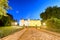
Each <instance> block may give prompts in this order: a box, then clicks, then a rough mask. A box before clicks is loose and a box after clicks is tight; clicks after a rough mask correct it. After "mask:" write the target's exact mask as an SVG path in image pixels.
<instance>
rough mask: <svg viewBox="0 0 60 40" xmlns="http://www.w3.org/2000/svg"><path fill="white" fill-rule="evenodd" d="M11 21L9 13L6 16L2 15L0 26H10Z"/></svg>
mask: <svg viewBox="0 0 60 40" xmlns="http://www.w3.org/2000/svg"><path fill="white" fill-rule="evenodd" d="M12 21H13V16H12V15H11V14H7V16H2V18H1V19H0V26H10V25H11V22H12Z"/></svg>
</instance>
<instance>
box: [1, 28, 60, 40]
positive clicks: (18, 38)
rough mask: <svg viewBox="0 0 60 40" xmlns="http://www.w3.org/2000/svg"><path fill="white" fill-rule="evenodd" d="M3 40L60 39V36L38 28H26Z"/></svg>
mask: <svg viewBox="0 0 60 40" xmlns="http://www.w3.org/2000/svg"><path fill="white" fill-rule="evenodd" d="M14 35H15V36H14ZM2 40H60V36H58V35H55V34H52V33H49V32H46V31H43V30H38V29H36V28H26V29H23V30H22V31H20V32H16V33H15V34H13V35H10V36H8V37H5V38H3V39H2Z"/></svg>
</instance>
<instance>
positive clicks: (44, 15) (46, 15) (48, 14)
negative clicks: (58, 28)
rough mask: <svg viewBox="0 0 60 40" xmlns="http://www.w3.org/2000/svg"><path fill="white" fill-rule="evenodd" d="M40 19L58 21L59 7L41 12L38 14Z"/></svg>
mask: <svg viewBox="0 0 60 40" xmlns="http://www.w3.org/2000/svg"><path fill="white" fill-rule="evenodd" d="M40 17H41V18H42V19H43V20H47V19H50V18H51V17H54V18H58V19H60V7H57V6H54V7H48V8H47V9H46V10H45V12H42V13H41V14H40Z"/></svg>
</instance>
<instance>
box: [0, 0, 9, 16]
mask: <svg viewBox="0 0 60 40" xmlns="http://www.w3.org/2000/svg"><path fill="white" fill-rule="evenodd" d="M7 9H9V6H8V0H0V15H4V16H6V12H7V11H6V10H7Z"/></svg>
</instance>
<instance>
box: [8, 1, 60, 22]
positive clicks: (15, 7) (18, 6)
mask: <svg viewBox="0 0 60 40" xmlns="http://www.w3.org/2000/svg"><path fill="white" fill-rule="evenodd" d="M8 1H9V3H8V4H9V6H10V7H11V8H12V9H11V10H8V13H9V14H11V15H12V16H13V18H14V19H15V20H17V21H19V20H21V19H41V18H40V14H41V13H42V12H44V11H45V9H46V8H47V7H49V6H58V7H60V0H8Z"/></svg>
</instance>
